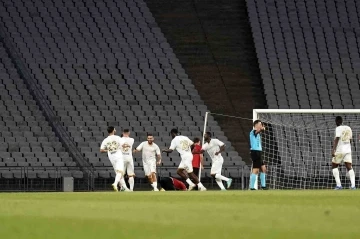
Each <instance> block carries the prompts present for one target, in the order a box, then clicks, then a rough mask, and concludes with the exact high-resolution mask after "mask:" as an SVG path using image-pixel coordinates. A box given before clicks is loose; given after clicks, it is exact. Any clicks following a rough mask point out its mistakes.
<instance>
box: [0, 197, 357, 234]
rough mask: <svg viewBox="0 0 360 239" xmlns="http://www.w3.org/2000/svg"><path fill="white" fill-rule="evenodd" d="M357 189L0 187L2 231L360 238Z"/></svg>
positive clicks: (14, 232)
mask: <svg viewBox="0 0 360 239" xmlns="http://www.w3.org/2000/svg"><path fill="white" fill-rule="evenodd" d="M359 215H360V191H349V190H343V191H256V192H253V191H227V192H220V191H207V192H133V193H115V192H111V193H110V192H104V193H12V194H10V193H3V194H0V238H4V239H8V238H36V239H39V238H51V239H55V238H61V239H65V238H77V239H80V238H87V239H89V238H106V239H110V238H149V239H151V238H154V239H155V238H156V239H159V238H206V239H211V238H214V239H221V238H252V239H253V238H261V239H265V238H277V239H278V238H291V239H297V238H299V239H300V238H301V239H304V238H305V239H310V238H317V239H319V238H326V239H330V238H337V239H339V238H346V239H350V238H360V225H359Z"/></svg>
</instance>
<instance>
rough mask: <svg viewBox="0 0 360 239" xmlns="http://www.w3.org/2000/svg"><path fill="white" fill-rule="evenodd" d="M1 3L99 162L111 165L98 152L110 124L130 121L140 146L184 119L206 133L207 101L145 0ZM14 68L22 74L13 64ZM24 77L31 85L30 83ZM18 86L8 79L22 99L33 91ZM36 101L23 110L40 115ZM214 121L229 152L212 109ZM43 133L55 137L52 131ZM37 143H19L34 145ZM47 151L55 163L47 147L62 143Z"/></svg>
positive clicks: (24, 51) (24, 52)
mask: <svg viewBox="0 0 360 239" xmlns="http://www.w3.org/2000/svg"><path fill="white" fill-rule="evenodd" d="M2 6H3V10H2V11H1V12H0V18H1V20H2V22H3V24H4V25H5V27H6V28H7V30H8V33H9V35H10V36H11V40H12V41H13V42H14V44H15V45H16V47H17V48H18V50H19V52H20V54H21V56H22V58H23V60H24V61H25V63H26V64H27V67H28V68H29V70H30V72H31V74H32V75H33V77H34V78H35V79H36V80H37V82H38V86H39V87H40V88H41V90H42V92H43V93H44V95H45V96H46V97H47V99H48V101H49V103H50V105H51V107H52V109H53V110H54V111H55V112H56V113H57V115H58V116H59V117H60V118H61V121H62V123H63V125H64V126H65V127H66V129H67V130H68V132H69V133H70V135H71V137H72V138H73V140H74V141H75V143H77V145H78V147H79V148H80V150H81V152H82V153H83V154H84V155H86V157H87V158H88V160H89V162H90V163H92V164H93V166H95V167H96V166H100V165H108V159H107V156H106V154H102V155H99V154H96V152H98V149H99V146H100V143H101V140H102V139H103V138H104V137H105V136H106V133H105V131H106V126H107V125H108V124H113V125H115V126H117V129H118V132H120V131H121V129H122V128H130V130H132V131H133V133H132V136H133V137H135V146H137V145H138V144H139V143H140V142H141V141H143V140H145V139H146V138H145V137H146V135H145V134H143V132H144V131H145V132H146V131H148V132H149V131H150V132H152V133H154V135H155V137H159V139H156V140H159V141H160V138H161V137H163V136H168V135H169V132H168V131H169V129H170V128H173V127H182V128H183V130H182V131H183V132H184V134H187V135H188V136H189V137H190V138H193V137H195V136H197V137H201V136H202V127H203V123H204V122H203V121H204V115H205V112H206V111H207V107H206V106H205V105H204V102H203V101H202V100H201V99H200V96H199V94H198V92H197V90H196V89H195V87H194V85H193V83H192V81H191V79H189V77H188V75H187V74H186V73H185V70H184V69H183V68H182V66H181V64H180V63H179V60H178V59H177V58H176V56H175V54H174V53H173V50H172V48H171V47H170V45H169V44H168V43H167V40H166V39H165V37H164V35H163V34H162V32H161V30H160V28H159V27H158V26H157V24H156V22H155V19H154V17H153V16H152V14H151V13H150V11H149V9H148V7H147V6H146V4H145V3H144V1H142V0H135V1H115V0H104V1H101V2H99V1H94V0H85V1H76V0H64V1H55V0H52V1H51V0H50V1H46V2H43V1H41V0H34V1H33V2H28V1H25V0H23V1H9V4H2ZM79 11H81V14H80V13H79ZM30 16H31V17H30ZM33 16H34V17H33ZM8 62H10V61H8ZM5 68H8V67H7V66H5V67H4V69H5ZM4 74H5V73H4ZM11 74H13V76H14V77H16V78H20V77H19V76H18V75H17V74H16V70H15V69H13V71H11ZM7 82H8V83H9V85H10V84H13V82H15V80H14V78H13V77H8V80H7ZM18 85H20V86H21V87H22V88H21V89H25V91H26V86H24V84H18ZM18 89H19V88H16V87H13V88H10V87H8V89H7V92H10V91H11V92H12V91H14V94H13V93H8V95H9V96H15V95H16V94H17V95H20V96H21V97H19V99H18V100H20V99H23V98H24V97H28V96H27V94H22V93H19V90H18ZM9 98H11V97H9ZM30 98H31V97H30ZM30 102H32V101H31V100H30ZM0 105H1V104H0ZM30 106H31V107H35V109H33V110H26V108H25V109H24V110H22V114H21V116H25V114H26V112H31V113H27V115H30V116H31V115H34V116H35V115H36V117H39V119H40V122H41V119H43V117H42V115H41V112H39V111H38V110H36V105H35V104H31V105H30V104H29V105H28V108H29V109H30ZM35 113H36V114H35ZM9 115H13V114H9ZM17 115H19V114H17ZM41 117H42V118H41ZM170 117H171V118H170ZM172 117H176V119H175V118H174V119H173V118H172ZM12 121H13V119H9V120H7V121H6V122H12ZM34 121H38V120H34ZM43 121H44V120H43ZM5 126H10V124H9V125H7V124H6V125H5ZM209 126H211V127H213V128H211V129H212V130H214V135H215V136H216V137H217V138H219V139H220V140H223V141H225V142H226V144H227V146H228V150H229V151H230V152H231V151H232V150H233V148H232V147H231V143H230V142H228V140H227V138H226V137H225V136H224V133H223V132H222V131H221V129H220V127H219V126H217V123H216V122H215V121H214V119H213V117H209ZM46 129H49V130H50V131H51V128H49V126H48V125H47V124H46V122H45V123H44V124H42V123H41V124H39V125H38V126H32V125H31V132H33V133H34V137H37V136H36V134H40V133H41V132H43V131H44V130H46ZM3 137H4V136H3ZM37 139H38V140H37V142H48V141H49V140H48V138H47V136H46V135H43V137H40V135H39V137H38V138H37ZM55 140H57V139H56V138H55ZM162 140H164V141H165V142H161V143H160V142H159V145H160V144H161V146H162V147H163V146H165V145H166V146H169V144H170V140H171V139H170V138H168V137H167V138H165V137H163V138H162ZM31 146H32V145H29V147H28V148H22V150H21V149H20V150H21V152H32V150H31ZM9 147H10V146H9ZM13 150H15V151H19V149H18V148H16V149H13ZM42 151H43V152H46V153H47V157H49V158H50V161H51V162H53V163H55V162H57V161H64V160H63V159H64V158H62V157H60V158H56V156H55V155H53V154H49V153H52V152H53V153H59V152H62V151H64V149H63V148H62V147H61V145H56V146H54V145H51V146H46V147H45V146H42ZM232 155H234V157H235V156H237V154H236V153H235V152H233V154H232ZM35 157H36V156H35ZM229 157H232V156H229ZM95 158H98V159H99V161H98V162H97V161H96V160H95ZM55 159H56V160H55ZM163 160H164V162H165V161H166V160H169V158H168V157H166V156H165V157H164V159H163ZM238 160H241V159H239V158H238ZM39 162H40V161H39ZM95 162H97V163H95ZM101 163H103V164H101ZM176 163H179V158H177V161H176ZM44 165H46V164H44ZM75 175H80V174H78V173H75ZM99 176H100V177H102V174H100V173H99ZM104 176H105V175H104Z"/></svg>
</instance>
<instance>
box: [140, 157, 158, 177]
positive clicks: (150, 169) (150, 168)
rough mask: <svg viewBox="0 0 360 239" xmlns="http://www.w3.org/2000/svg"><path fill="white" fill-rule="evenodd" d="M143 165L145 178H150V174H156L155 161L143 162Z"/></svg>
mask: <svg viewBox="0 0 360 239" xmlns="http://www.w3.org/2000/svg"><path fill="white" fill-rule="evenodd" d="M143 165H144V172H145V175H146V176H150V175H151V173H156V160H147V161H144V160H143Z"/></svg>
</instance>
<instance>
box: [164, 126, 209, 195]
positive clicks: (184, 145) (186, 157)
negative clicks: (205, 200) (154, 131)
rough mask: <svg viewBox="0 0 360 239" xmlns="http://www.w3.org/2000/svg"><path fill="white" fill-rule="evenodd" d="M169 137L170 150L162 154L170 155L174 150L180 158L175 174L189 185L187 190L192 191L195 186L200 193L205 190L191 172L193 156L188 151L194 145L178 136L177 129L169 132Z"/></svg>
mask: <svg viewBox="0 0 360 239" xmlns="http://www.w3.org/2000/svg"><path fill="white" fill-rule="evenodd" d="M171 136H172V138H173V139H172V141H171V145H170V148H168V149H163V150H162V152H164V153H171V152H172V151H174V150H175V149H176V150H177V151H178V152H179V153H180V156H181V162H180V165H179V168H178V169H177V174H178V175H180V176H181V177H182V178H183V179H184V180H186V182H187V183H188V184H189V190H192V189H193V188H194V187H195V186H196V185H195V184H197V186H198V189H199V190H200V191H205V190H206V188H205V187H204V185H202V183H201V182H199V178H198V177H197V176H196V175H195V174H194V172H193V167H192V158H193V155H192V153H191V149H190V146H191V145H193V144H194V143H193V141H191V140H190V139H189V138H188V137H186V136H182V135H178V130H177V129H172V130H171ZM184 170H186V172H187V173H188V175H189V177H190V178H191V179H192V180H193V181H194V183H195V184H194V183H193V182H192V181H191V180H190V179H189V178H188V176H187V175H186V173H185V172H184Z"/></svg>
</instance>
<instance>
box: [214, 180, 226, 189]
mask: <svg viewBox="0 0 360 239" xmlns="http://www.w3.org/2000/svg"><path fill="white" fill-rule="evenodd" d="M215 181H216V183H217V185H219V187H220V189H221V190H225V187H224V184H223V182H222V180H221V179H219V178H217V179H216V180H215Z"/></svg>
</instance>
